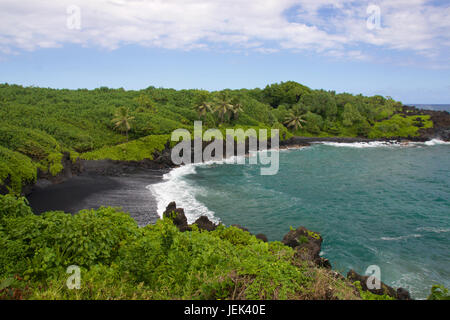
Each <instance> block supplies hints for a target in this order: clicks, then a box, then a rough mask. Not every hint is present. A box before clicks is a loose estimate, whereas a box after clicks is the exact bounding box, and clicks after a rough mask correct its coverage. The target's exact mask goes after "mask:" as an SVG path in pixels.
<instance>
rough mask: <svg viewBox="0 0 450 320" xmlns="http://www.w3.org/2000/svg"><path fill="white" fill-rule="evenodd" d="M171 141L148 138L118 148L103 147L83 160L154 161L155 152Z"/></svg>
mask: <svg viewBox="0 0 450 320" xmlns="http://www.w3.org/2000/svg"><path fill="white" fill-rule="evenodd" d="M169 139H170V136H169V135H154V136H147V137H144V138H140V139H136V140H133V141H130V142H128V143H123V144H119V145H117V146H112V147H103V148H100V149H98V150H95V151H91V152H86V153H83V154H82V155H81V158H82V159H86V160H101V159H111V160H124V161H140V160H143V159H151V160H153V154H154V153H155V151H161V150H163V149H164V146H165V145H166V143H167V142H168V141H169Z"/></svg>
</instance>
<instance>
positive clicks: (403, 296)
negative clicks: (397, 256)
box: [347, 270, 411, 300]
mask: <svg viewBox="0 0 450 320" xmlns="http://www.w3.org/2000/svg"><path fill="white" fill-rule="evenodd" d="M347 279H348V280H350V281H351V282H356V281H359V282H360V284H361V288H362V290H363V291H369V292H371V293H373V294H377V295H388V296H390V297H393V298H395V299H398V300H411V296H410V294H409V292H408V290H406V289H404V288H398V289H397V290H395V289H394V288H392V287H390V286H388V285H387V284H385V283H384V282H382V281H380V289H370V288H369V287H368V286H367V280H368V279H369V276H362V275H360V274H358V273H357V272H355V270H350V271H349V272H348V273H347Z"/></svg>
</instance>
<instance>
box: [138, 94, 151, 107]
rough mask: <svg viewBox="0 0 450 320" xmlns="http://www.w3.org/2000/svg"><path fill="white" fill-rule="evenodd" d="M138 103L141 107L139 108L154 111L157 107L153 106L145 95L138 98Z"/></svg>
mask: <svg viewBox="0 0 450 320" xmlns="http://www.w3.org/2000/svg"><path fill="white" fill-rule="evenodd" d="M136 102H137V103H138V105H139V108H141V109H146V110H151V111H154V109H155V107H154V105H153V101H152V100H151V99H150V98H149V97H148V96H147V95H144V94H141V95H140V96H139V97H138V98H136Z"/></svg>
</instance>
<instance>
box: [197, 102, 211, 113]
mask: <svg viewBox="0 0 450 320" xmlns="http://www.w3.org/2000/svg"><path fill="white" fill-rule="evenodd" d="M195 109H196V110H197V113H198V116H199V117H205V116H206V113H208V112H213V110H212V107H211V105H210V104H209V103H208V102H206V101H203V102H202V103H201V104H200V105H198V106H197V107H195Z"/></svg>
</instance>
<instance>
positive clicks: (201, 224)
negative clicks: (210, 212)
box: [194, 216, 217, 231]
mask: <svg viewBox="0 0 450 320" xmlns="http://www.w3.org/2000/svg"><path fill="white" fill-rule="evenodd" d="M194 224H195V225H197V227H198V228H199V229H200V230H206V231H214V230H216V228H217V225H216V224H214V222H212V221H210V220H209V219H208V217H206V216H201V217H200V218H198V219H197V220H195V222H194Z"/></svg>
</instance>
